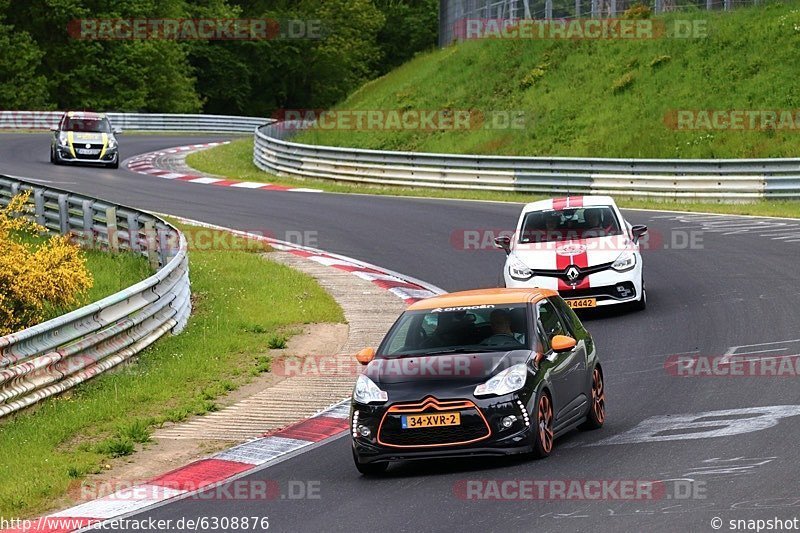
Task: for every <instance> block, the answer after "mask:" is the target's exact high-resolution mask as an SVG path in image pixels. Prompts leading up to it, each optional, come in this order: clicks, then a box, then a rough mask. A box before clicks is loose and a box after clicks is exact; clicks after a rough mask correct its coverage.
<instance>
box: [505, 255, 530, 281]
mask: <svg viewBox="0 0 800 533" xmlns="http://www.w3.org/2000/svg"><path fill="white" fill-rule="evenodd" d="M508 275H509V276H511V277H512V278H513V279H515V280H517V281H528V280H529V279H531V278H532V277H533V270H532V269H530V268H528V265H526V264H525V263H523V262H522V261H520V260H519V259H518V258H517V257H515V256H513V255H509V256H508Z"/></svg>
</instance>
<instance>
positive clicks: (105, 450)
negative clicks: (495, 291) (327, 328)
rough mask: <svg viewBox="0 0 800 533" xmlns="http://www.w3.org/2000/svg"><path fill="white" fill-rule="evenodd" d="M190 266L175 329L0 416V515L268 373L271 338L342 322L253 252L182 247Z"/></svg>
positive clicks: (295, 278)
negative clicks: (183, 314) (188, 300)
mask: <svg viewBox="0 0 800 533" xmlns="http://www.w3.org/2000/svg"><path fill="white" fill-rule="evenodd" d="M190 273H191V274H190V275H191V280H192V293H193V306H194V312H193V315H192V318H191V320H190V321H189V324H188V327H187V328H186V330H185V332H184V333H182V334H181V335H178V336H174V337H165V338H163V339H161V340H159V341H158V342H157V343H156V344H155V345H154V346H152V347H151V348H150V349H148V350H146V351H145V352H144V353H142V354H141V355H140V357H139V358H138V359H137V360H136V361H135V362H133V363H132V364H129V365H126V366H125V367H123V368H121V369H119V370H118V371H117V372H114V373H111V374H107V375H104V376H101V377H99V378H97V379H95V380H93V381H90V382H88V383H85V384H83V385H81V386H79V387H77V388H75V389H73V390H72V391H71V392H70V393H69V394H67V395H64V396H61V397H58V398H54V399H50V400H46V401H44V402H42V403H41V404H39V405H38V406H36V407H35V408H33V409H30V410H27V411H24V412H22V413H19V414H17V415H16V416H12V417H9V418H7V419H3V420H0V449H2V450H3V453H2V454H0V479H2V480H3V482H2V483H0V516H5V517H19V516H32V515H36V514H39V513H41V512H43V511H45V510H46V509H47V508H48V505H51V504H52V501H53V500H54V499H55V498H58V497H59V496H61V495H63V494H64V493H65V491H66V489H67V485H68V484H69V483H70V481H73V482H74V480H76V479H81V478H82V477H83V476H85V475H86V474H88V473H92V472H97V471H99V470H100V469H101V468H102V465H103V464H104V463H105V462H106V461H107V460H108V458H110V457H120V456H124V455H128V454H130V453H133V452H134V451H135V450H136V449H137V447H140V446H142V445H143V444H140V443H146V442H147V441H148V440H149V439H150V434H151V432H152V430H153V428H155V427H157V426H158V425H159V424H162V423H164V422H167V421H173V422H177V421H181V420H184V419H185V418H187V417H189V416H191V415H202V414H204V413H207V412H211V411H214V410H216V409H217V408H218V404H217V402H218V399H219V398H220V397H221V396H223V395H224V394H226V393H227V392H229V391H231V390H233V389H235V388H236V387H238V386H240V385H242V384H243V383H246V382H247V381H248V380H251V379H252V378H253V376H254V375H256V374H258V373H260V372H266V371H269V368H270V359H269V357H268V354H267V345H268V343H269V342H270V339H272V338H273V337H275V338H279V337H281V336H283V337H288V336H289V335H291V334H292V333H294V332H296V331H297V330H298V329H299V328H298V327H297V325H299V324H307V323H317V322H343V321H344V316H343V313H342V311H341V309H340V308H339V306H338V305H337V304H336V302H335V301H334V300H333V299H332V298H331V297H330V296H329V295H328V294H327V293H326V292H324V291H323V290H322V289H321V288H320V287H319V285H317V283H316V282H315V281H314V280H313V279H312V278H311V277H309V276H307V275H305V274H302V273H299V272H297V271H294V270H292V269H290V268H288V267H285V266H283V265H280V264H278V263H273V262H269V261H265V260H264V259H262V258H261V257H260V256H259V255H258V254H256V253H252V252H247V251H224V252H204V251H197V252H191V253H190ZM145 445H146V444H145Z"/></svg>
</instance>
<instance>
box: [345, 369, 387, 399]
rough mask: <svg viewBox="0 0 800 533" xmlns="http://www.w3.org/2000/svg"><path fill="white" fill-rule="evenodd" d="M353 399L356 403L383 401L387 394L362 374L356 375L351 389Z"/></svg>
mask: <svg viewBox="0 0 800 533" xmlns="http://www.w3.org/2000/svg"><path fill="white" fill-rule="evenodd" d="M353 399H354V400H355V401H357V402H358V403H364V404H367V403H372V402H381V403H383V402H385V401H387V400H388V399H389V395H388V394H386V392H385V391H382V390H381V389H380V388H379V387H378V386H377V385H375V383H374V382H373V381H372V380H371V379H369V378H368V377H367V376H365V375H364V374H361V375H360V376H358V379H357V380H356V386H355V388H354V389H353Z"/></svg>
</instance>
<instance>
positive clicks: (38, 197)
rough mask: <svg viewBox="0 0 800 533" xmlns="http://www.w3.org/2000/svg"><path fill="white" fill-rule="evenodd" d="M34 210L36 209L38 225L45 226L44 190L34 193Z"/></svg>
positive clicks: (36, 190) (35, 214)
mask: <svg viewBox="0 0 800 533" xmlns="http://www.w3.org/2000/svg"><path fill="white" fill-rule="evenodd" d="M33 208H34V216H35V217H36V223H37V224H39V225H40V226H44V222H45V220H44V190H43V189H35V190H34V191H33Z"/></svg>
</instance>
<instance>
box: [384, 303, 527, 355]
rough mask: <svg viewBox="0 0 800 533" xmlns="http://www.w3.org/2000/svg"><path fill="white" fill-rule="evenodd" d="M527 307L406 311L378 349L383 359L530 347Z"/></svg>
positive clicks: (501, 306)
mask: <svg viewBox="0 0 800 533" xmlns="http://www.w3.org/2000/svg"><path fill="white" fill-rule="evenodd" d="M529 344H530V339H528V310H527V305H526V304H513V305H511V304H502V305H476V306H467V307H449V308H448V307H445V308H437V309H431V310H424V311H407V312H405V313H404V314H403V315H402V316H401V317H400V319H399V320H398V321H397V323H395V325H394V326H393V327H392V329H391V331H390V332H389V334H388V335H387V336H386V339H384V341H383V343H382V344H381V347H380V348H379V350H378V355H379V356H381V357H388V358H392V357H403V356H407V355H437V354H448V353H478V352H497V351H507V350H520V349H525V348H528V347H529Z"/></svg>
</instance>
